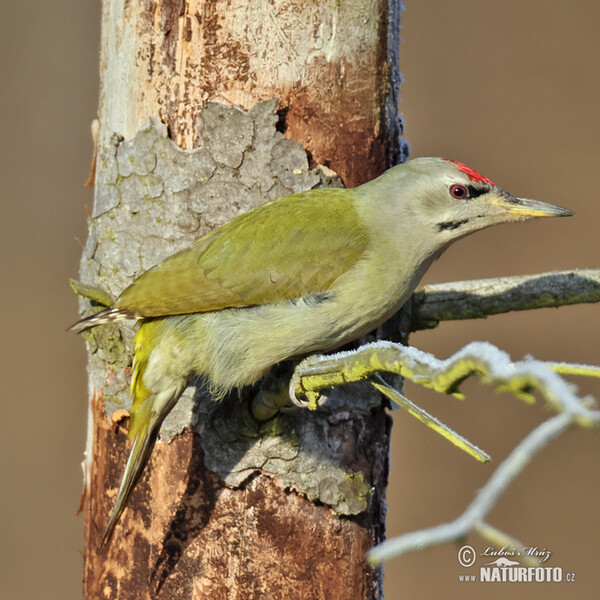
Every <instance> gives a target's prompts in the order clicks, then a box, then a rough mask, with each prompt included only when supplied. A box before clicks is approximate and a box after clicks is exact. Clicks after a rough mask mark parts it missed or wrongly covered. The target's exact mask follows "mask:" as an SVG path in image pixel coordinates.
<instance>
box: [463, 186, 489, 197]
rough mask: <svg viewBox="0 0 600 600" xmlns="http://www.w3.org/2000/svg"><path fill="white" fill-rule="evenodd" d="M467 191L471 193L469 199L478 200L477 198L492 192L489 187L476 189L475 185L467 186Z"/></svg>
mask: <svg viewBox="0 0 600 600" xmlns="http://www.w3.org/2000/svg"><path fill="white" fill-rule="evenodd" d="M467 190H468V192H469V198H477V196H482V195H483V194H487V193H488V192H489V191H490V188H489V187H488V186H483V187H476V186H474V185H469V186H467Z"/></svg>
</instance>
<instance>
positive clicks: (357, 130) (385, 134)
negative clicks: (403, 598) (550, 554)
mask: <svg viewBox="0 0 600 600" xmlns="http://www.w3.org/2000/svg"><path fill="white" fill-rule="evenodd" d="M390 7H393V8H394V10H396V11H397V10H398V3H397V2H390ZM387 10H388V3H387V2H381V1H380V2H371V3H368V4H367V3H362V2H361V3H353V2H349V1H348V2H342V3H339V2H337V3H334V2H328V3H319V4H318V5H317V3H315V4H314V5H313V4H312V3H281V4H278V3H258V2H250V3H248V2H238V1H236V0H228V1H226V0H214V1H211V2H208V1H206V2H193V1H192V2H185V3H184V2H145V3H129V2H124V1H123V0H106V1H105V3H104V7H103V34H102V55H101V76H102V89H101V95H100V116H99V123H100V126H99V142H98V143H99V148H98V159H97V164H96V186H95V202H94V209H93V213H92V217H91V219H90V235H89V238H88V241H87V244H86V248H85V250H84V255H83V258H82V269H81V271H82V272H81V278H82V280H83V281H84V282H85V283H89V284H93V285H96V286H100V287H102V288H103V289H106V290H107V291H108V292H109V293H110V294H112V295H114V296H116V295H117V294H118V293H119V292H120V291H121V290H122V289H123V288H124V287H125V286H126V285H127V284H128V283H129V282H130V281H131V280H132V279H133V278H134V277H136V276H138V275H139V274H141V272H143V271H144V270H146V269H147V268H149V267H150V266H152V265H153V264H155V263H157V262H158V261H159V260H161V259H162V258H164V257H166V256H167V255H169V254H171V253H173V252H175V251H177V250H179V249H181V248H183V247H186V246H187V245H189V243H191V241H193V240H194V239H196V238H197V237H199V236H200V235H203V234H204V233H206V232H208V231H210V230H211V229H212V228H213V227H215V226H218V225H220V224H222V223H224V222H226V221H228V220H230V219H231V218H232V217H234V216H235V215H236V214H239V213H240V212H243V211H245V210H248V209H250V208H252V207H253V206H256V205H257V204H259V203H262V202H264V201H266V200H268V199H271V198H274V197H277V196H281V195H284V194H287V193H290V192H293V191H300V190H302V189H309V188H311V187H315V186H323V185H326V186H331V185H333V186H335V185H339V184H340V182H339V180H337V179H336V177H335V173H333V174H332V173H331V171H328V170H323V169H321V168H316V167H317V164H318V163H322V164H325V165H329V166H331V167H333V168H335V169H337V170H339V173H340V174H341V175H342V177H343V179H344V180H345V182H346V183H347V184H348V183H349V184H352V185H354V184H357V183H360V182H362V181H364V180H366V179H370V178H371V177H373V176H375V175H377V174H378V173H380V172H381V171H382V170H383V169H384V168H385V166H386V165H385V156H386V153H388V156H394V157H396V158H398V157H400V155H401V153H402V152H403V148H404V146H403V145H402V141H401V139H400V138H399V132H400V124H399V123H400V122H399V120H398V117H397V113H396V114H395V115H394V110H392V109H391V106H392V104H393V102H392V103H390V102H391V101H390V98H391V97H392V96H393V98H396V97H397V96H396V94H397V89H396V87H395V85H396V84H397V81H396V82H395V83H394V85H393V86H391V87H390V85H389V84H388V78H387V74H388V72H391V71H394V69H396V71H397V67H395V66H393V68H391V67H389V66H388V63H387V60H386V56H387V54H386V53H387V43H388V42H387V37H386V34H387V29H388V25H390V24H388V20H387ZM342 16H343V18H342ZM390 26H391V25H390ZM398 26H399V25H398ZM394 39H395V38H394ZM394 56H396V55H394ZM396 79H397V78H396ZM392 89H393V90H394V94H392V93H391V90H392ZM273 96H277V97H278V98H279V102H278V103H277V101H276V100H273V99H272V98H273ZM214 100H218V101H219V102H218V103H217V102H213V101H214ZM261 100H265V101H264V102H262V103H261V102H260V101H261ZM232 105H237V106H240V107H242V108H244V109H250V110H241V109H240V108H234V107H233V106H232ZM276 109H277V112H276ZM161 123H162V124H161ZM169 138H170V139H169ZM293 140H297V141H293ZM298 142H301V144H302V145H300V144H299V143H298ZM302 146H304V149H307V150H308V151H309V156H308V157H307V154H306V152H305V150H304V149H303V147H302ZM182 148H183V149H182ZM393 160H395V159H393ZM89 308H90V307H89V304H88V303H87V302H82V310H84V311H87V310H89ZM86 335H87V337H86V340H87V342H88V349H89V352H90V364H89V367H88V370H89V373H90V389H91V400H90V428H89V432H88V447H87V468H86V478H87V480H86V494H85V500H84V514H85V534H86V549H85V557H84V561H85V567H84V568H85V575H84V595H85V597H86V598H94V599H96V598H115V597H118V598H119V599H127V598H136V599H137V598H178V599H180V598H204V597H210V598H217V599H218V598H228V599H230V598H244V599H246V598H262V597H282V598H284V597H285V598H323V599H325V598H327V599H328V600H329V599H337V598H340V599H342V598H349V599H350V598H352V599H356V598H379V597H381V594H382V592H381V573H380V572H379V571H378V570H371V569H370V568H368V567H367V565H366V563H365V559H364V553H365V551H366V550H368V549H369V548H370V547H372V546H373V545H374V544H376V543H378V542H379V541H381V540H382V539H383V537H384V514H385V485H386V482H387V471H388V450H389V427H390V420H389V418H388V417H387V416H386V414H385V410H384V407H383V406H382V403H381V399H380V398H379V397H378V396H375V395H374V394H373V393H371V392H369V393H365V390H364V388H360V386H358V387H356V388H352V389H349V390H336V391H335V392H334V393H332V395H331V398H330V401H329V402H328V404H327V405H326V407H325V408H324V409H321V410H319V411H317V412H315V413H308V411H307V412H304V411H301V410H294V411H288V412H283V413H280V414H278V415H276V416H275V417H273V418H272V419H271V420H269V421H268V422H267V423H261V422H257V421H256V420H255V419H253V417H252V415H251V413H250V412H249V411H248V404H247V402H246V401H245V400H244V399H242V400H239V399H238V398H237V397H235V398H230V399H228V400H226V401H225V402H224V403H222V404H220V405H216V404H215V403H214V402H212V401H211V400H210V399H208V398H206V396H205V394H203V392H202V390H196V389H195V388H194V387H193V386H192V387H190V388H189V389H188V390H187V391H186V393H185V394H184V397H182V399H181V400H180V401H179V403H178V405H177V406H176V408H175V409H174V411H173V412H172V413H171V415H169V417H168V419H167V420H166V421H165V423H164V425H163V429H162V431H161V440H159V442H158V443H157V445H156V447H155V450H154V452H153V455H152V458H151V460H150V463H149V465H148V468H147V469H146V471H145V473H144V475H143V477H142V479H141V480H140V482H139V484H138V486H137V488H136V489H135V490H134V493H133V495H132V498H131V501H130V503H129V505H128V507H127V509H126V510H125V512H124V514H123V517H122V519H121V521H120V523H119V524H118V526H117V529H116V531H115V536H114V537H113V539H112V541H111V544H110V545H109V546H107V547H100V540H101V537H102V533H103V531H104V527H105V524H106V520H107V518H108V514H109V512H110V509H111V507H112V503H113V500H114V497H115V495H116V490H117V487H118V484H119V481H120V478H121V475H122V471H123V468H124V465H125V462H126V459H127V454H128V449H129V442H128V440H127V436H126V431H127V416H128V410H129V407H130V402H131V401H130V399H129V397H128V391H127V387H128V382H129V378H130V374H131V373H130V371H131V341H132V336H133V330H132V328H131V326H130V325H127V324H122V323H120V324H114V325H107V326H103V327H99V328H97V329H96V330H93V331H92V332H91V333H90V334H86Z"/></svg>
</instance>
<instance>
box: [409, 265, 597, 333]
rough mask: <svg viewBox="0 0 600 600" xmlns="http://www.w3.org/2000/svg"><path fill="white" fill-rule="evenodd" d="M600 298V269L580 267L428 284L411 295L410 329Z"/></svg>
mask: <svg viewBox="0 0 600 600" xmlns="http://www.w3.org/2000/svg"><path fill="white" fill-rule="evenodd" d="M594 302H600V270H599V269H581V270H577V269H576V270H572V271H557V272H552V273H537V274H536V275H517V276H514V277H496V278H493V279H478V280H473V281H456V282H454V283H439V284H436V285H427V286H425V287H424V288H423V289H422V290H420V291H418V292H416V293H415V294H414V295H413V297H412V311H411V314H412V323H411V327H410V328H411V330H412V331H418V330H419V329H431V328H433V327H436V326H437V325H438V323H439V322H440V321H456V320H460V319H482V318H485V317H488V316H490V315H498V314H501V313H506V312H511V311H516V310H530V309H533V308H547V307H558V306H566V305H568V304H582V303H594Z"/></svg>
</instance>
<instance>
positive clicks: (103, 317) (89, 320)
mask: <svg viewBox="0 0 600 600" xmlns="http://www.w3.org/2000/svg"><path fill="white" fill-rule="evenodd" d="M135 318H136V315H135V314H134V313H133V312H132V311H130V310H127V309H125V308H112V307H110V306H109V307H108V308H105V309H104V310H101V311H100V312H98V313H96V314H95V315H90V316H89V317H84V318H83V319H80V320H79V321H77V323H74V324H73V325H71V327H69V328H68V329H67V331H74V332H75V333H81V332H82V331H86V330H88V329H91V328H92V327H96V326H98V325H104V324H105V323H114V322H115V321H124V320H126V319H135Z"/></svg>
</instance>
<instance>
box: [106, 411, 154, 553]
mask: <svg viewBox="0 0 600 600" xmlns="http://www.w3.org/2000/svg"><path fill="white" fill-rule="evenodd" d="M161 422H162V419H161V420H155V422H154V423H153V424H150V426H149V427H147V428H145V429H144V430H143V431H141V432H140V433H138V435H137V436H136V437H135V441H134V442H133V447H132V448H131V452H130V453H129V458H128V459H127V465H126V466H125V471H124V473H123V477H122V478H121V485H120V486H119V491H118V493H117V498H116V500H115V503H114V506H113V509H112V512H111V514H110V518H109V519H108V523H107V525H106V529H105V530H104V536H103V537H102V545H105V544H107V543H108V542H109V540H110V538H111V536H112V534H113V532H114V529H115V526H116V524H117V522H118V520H119V517H120V516H121V514H122V513H123V510H124V509H125V506H127V501H128V500H129V496H130V495H131V492H132V491H133V488H135V486H136V484H137V482H138V481H139V479H140V477H141V475H142V472H143V471H144V467H145V466H146V463H147V462H148V459H149V458H150V455H151V454H152V449H153V448H154V444H155V442H156V438H157V437H158V431H159V429H160V424H161Z"/></svg>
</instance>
